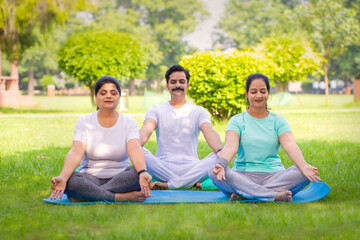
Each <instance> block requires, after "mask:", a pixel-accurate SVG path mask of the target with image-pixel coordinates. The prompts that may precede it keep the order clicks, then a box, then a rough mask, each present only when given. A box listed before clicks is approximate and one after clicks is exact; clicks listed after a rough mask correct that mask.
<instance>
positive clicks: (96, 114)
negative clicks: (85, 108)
mask: <svg viewBox="0 0 360 240" xmlns="http://www.w3.org/2000/svg"><path fill="white" fill-rule="evenodd" d="M116 112H117V113H118V116H119V117H118V120H117V121H116V123H115V124H114V126H112V127H108V128H107V127H103V126H101V124H100V123H99V118H98V111H96V112H95V117H96V123H97V125H98V126H99V127H101V128H102V129H113V128H115V127H116V125H118V123H119V121H120V113H119V112H118V111H116Z"/></svg>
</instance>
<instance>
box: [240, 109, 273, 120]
mask: <svg viewBox="0 0 360 240" xmlns="http://www.w3.org/2000/svg"><path fill="white" fill-rule="evenodd" d="M268 112H269V114H268V115H267V116H266V117H264V118H256V117H253V116H251V115H250V113H248V111H247V110H246V111H245V113H246V114H247V115H248V116H250V117H251V118H252V119H255V120H256V121H264V120H266V119H268V118H270V115H271V114H272V112H270V111H268Z"/></svg>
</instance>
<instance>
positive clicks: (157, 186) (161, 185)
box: [151, 181, 169, 190]
mask: <svg viewBox="0 0 360 240" xmlns="http://www.w3.org/2000/svg"><path fill="white" fill-rule="evenodd" d="M151 189H152V190H167V189H169V187H168V184H167V182H158V181H155V182H153V183H151Z"/></svg>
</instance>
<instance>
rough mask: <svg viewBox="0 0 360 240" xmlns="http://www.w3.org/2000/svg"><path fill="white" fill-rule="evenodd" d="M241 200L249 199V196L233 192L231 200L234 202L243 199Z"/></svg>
mask: <svg viewBox="0 0 360 240" xmlns="http://www.w3.org/2000/svg"><path fill="white" fill-rule="evenodd" d="M241 200H248V199H247V198H244V197H243V196H241V195H239V194H237V193H233V194H231V196H230V198H229V201H230V202H233V201H241Z"/></svg>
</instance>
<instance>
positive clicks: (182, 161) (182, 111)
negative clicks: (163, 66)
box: [140, 65, 222, 189]
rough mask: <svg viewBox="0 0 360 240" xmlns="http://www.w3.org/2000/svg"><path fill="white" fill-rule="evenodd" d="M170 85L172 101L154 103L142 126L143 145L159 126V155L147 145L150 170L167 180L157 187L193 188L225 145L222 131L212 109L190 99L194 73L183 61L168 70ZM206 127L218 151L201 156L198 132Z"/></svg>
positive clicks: (156, 184)
mask: <svg viewBox="0 0 360 240" xmlns="http://www.w3.org/2000/svg"><path fill="white" fill-rule="evenodd" d="M165 78H166V87H167V89H168V90H169V92H170V94H171V99H170V101H168V102H165V103H162V104H160V105H157V106H153V107H151V108H150V109H149V110H148V111H147V112H146V115H145V120H144V124H143V126H142V128H141V129H140V143H141V145H142V146H144V144H145V143H146V142H147V141H148V140H149V138H150V136H151V134H152V133H153V131H154V130H155V132H156V139H157V144H158V148H157V151H156V156H154V155H153V154H152V153H151V152H150V151H148V150H147V149H146V148H144V152H145V159H146V165H147V167H148V170H149V172H150V173H151V174H152V175H153V176H155V177H156V178H158V179H160V180H162V181H163V182H158V181H156V182H154V183H153V187H159V188H163V189H167V188H169V189H177V188H190V187H192V186H193V185H195V184H196V186H198V187H200V184H199V182H200V181H202V180H204V179H206V178H207V177H208V175H207V169H209V167H211V165H214V164H215V162H216V160H217V155H216V153H218V152H219V151H221V149H222V144H221V141H220V137H219V135H218V133H217V132H216V131H215V130H214V128H213V126H212V124H211V120H210V115H209V113H208V112H207V111H206V110H205V109H204V108H203V107H200V106H196V105H194V104H192V103H189V102H188V101H186V99H185V97H186V91H187V90H188V88H189V85H190V83H189V80H190V74H189V72H188V71H187V70H186V69H184V68H183V67H182V66H180V65H174V66H172V67H171V68H169V70H168V71H167V72H166V74H165ZM200 131H202V133H203V135H204V137H205V140H206V142H207V143H208V145H209V146H210V148H211V149H212V150H213V151H214V152H213V153H210V154H209V155H208V156H207V157H205V158H204V159H202V160H199V157H198V155H197V147H198V136H199V133H200Z"/></svg>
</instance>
